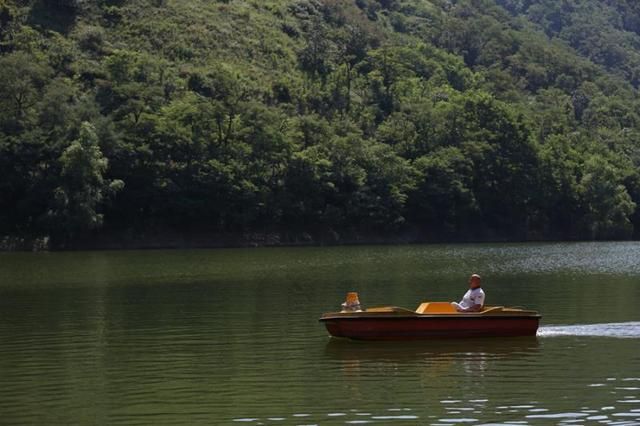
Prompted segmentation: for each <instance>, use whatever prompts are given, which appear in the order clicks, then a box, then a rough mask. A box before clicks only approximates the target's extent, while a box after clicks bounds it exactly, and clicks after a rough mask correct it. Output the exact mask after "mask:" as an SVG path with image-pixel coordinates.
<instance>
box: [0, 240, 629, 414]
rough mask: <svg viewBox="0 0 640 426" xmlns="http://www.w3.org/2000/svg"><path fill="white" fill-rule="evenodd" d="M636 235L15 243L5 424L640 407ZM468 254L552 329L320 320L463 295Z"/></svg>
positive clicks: (496, 288) (3, 329)
mask: <svg viewBox="0 0 640 426" xmlns="http://www.w3.org/2000/svg"><path fill="white" fill-rule="evenodd" d="M639 253H640V244H638V243H624V244H620V245H618V244H609V243H604V244H575V245H572V244H534V245H510V244H506V245H501V244H493V245H484V244H483V245H461V246H454V245H443V246H438V245H436V246H404V247H389V246H385V247H338V248H311V249H273V250H212V251H209V250H202V251H179V252H168V251H167V252H165V251H159V252H125V253H123V252H109V253H101V252H91V253H49V254H23V253H10V254H0V424H11V425H13V424H20V425H22V424H38V425H39V424H109V425H135V424H140V425H148V424H154V425H163V424H181V425H182V424H212V425H226V424H231V425H233V424H265V425H266V424H269V425H271V424H286V425H301V424H319V425H325V424H328V425H334V424H335V425H338V424H339V425H344V424H368V423H373V424H382V425H394V424H408V425H436V424H447V425H452V424H459V425H464V424H473V425H480V424H531V425H550V424H563V425H571V424H639V423H640V333H639V331H638V330H640V309H638V300H640V283H639V281H638V280H639V279H640V269H639V268H640V267H639V266H638V265H640V262H638V254H639ZM470 271H477V272H480V273H483V274H484V275H485V281H486V284H485V287H486V291H487V294H488V298H489V300H488V303H491V304H496V305H522V306H527V307H531V308H533V309H537V310H539V311H540V312H541V313H542V314H543V319H542V327H541V328H540V330H539V336H538V337H537V338H523V339H521V338H515V339H513V338H511V339H500V338H489V339H468V340H457V341H456V340H453V341H452V340H445V341H438V340H434V341H424V342H350V341H343V340H336V339H330V338H328V336H327V333H326V330H325V329H324V326H323V325H322V324H320V323H318V321H317V320H318V317H319V315H320V314H321V313H322V312H325V311H329V310H333V309H334V308H335V307H337V306H338V305H339V304H340V302H342V300H343V298H344V295H345V293H346V292H347V291H352V290H354V291H358V292H359V293H360V297H361V300H362V302H363V303H364V304H365V305H367V306H373V305H381V304H392V305H398V306H406V307H415V306H417V305H418V304H419V302H420V301H422V300H451V299H457V298H459V297H460V296H461V295H462V293H463V291H464V290H465V288H466V277H467V274H468V272H470ZM552 324H562V325H552ZM617 337H625V338H617ZM625 422H626V423H625Z"/></svg>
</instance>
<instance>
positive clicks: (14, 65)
mask: <svg viewBox="0 0 640 426" xmlns="http://www.w3.org/2000/svg"><path fill="white" fill-rule="evenodd" d="M639 85H640V3H638V2H636V1H633V0H562V1H559V0H460V1H456V0H289V1H286V0H245V1H243V0H218V1H215V0H130V1H124V0H96V1H88V0H86V1H85V0H0V171H1V172H2V176H1V179H0V236H3V235H4V236H8V237H11V238H35V237H43V236H48V237H50V238H51V242H52V246H53V247H65V246H66V247H71V246H73V243H74V241H79V240H83V241H86V240H91V239H92V238H98V237H99V236H101V235H106V234H109V235H122V236H128V238H138V237H139V236H153V235H158V234H162V233H166V232H177V233H185V234H190V235H191V234H194V233H196V234H197V233H206V234H210V235H216V234H221V235H222V234H224V235H238V236H246V235H251V234H268V233H273V234H277V235H279V238H280V241H281V242H293V241H296V240H301V239H303V240H304V239H306V240H309V241H320V240H322V241H327V240H332V241H335V242H339V241H341V240H344V238H346V237H345V236H346V235H349V236H359V237H362V238H365V239H366V236H367V235H376V236H389V237H390V238H391V237H393V236H398V235H405V236H410V238H409V239H412V240H424V241H435V240H477V239H514V240H527V239H542V238H555V239H609V238H615V239H617V238H621V239H624V238H631V237H633V236H634V225H635V228H636V230H640V213H639V211H640V210H639V206H640V169H639V168H638V166H639V165H640V129H639V124H640V101H639V100H638V86H639ZM635 236H638V233H637V232H636V234H635ZM243 238H245V237H243ZM5 241H9V240H5Z"/></svg>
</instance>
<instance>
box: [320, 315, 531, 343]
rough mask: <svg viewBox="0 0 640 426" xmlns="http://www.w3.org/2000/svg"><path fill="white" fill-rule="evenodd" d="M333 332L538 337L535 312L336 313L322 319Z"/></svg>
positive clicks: (360, 336)
mask: <svg viewBox="0 0 640 426" xmlns="http://www.w3.org/2000/svg"><path fill="white" fill-rule="evenodd" d="M320 321H321V322H323V323H324V325H325V326H326V328H327V331H328V332H329V334H331V335H332V336H334V337H346V338H349V339H354V340H420V339H441V338H468V337H513V336H535V335H536V332H537V330H538V325H539V322H540V316H539V315H537V314H533V315H531V314H530V315H509V316H505V315H496V316H489V315H480V314H477V315H475V314H460V315H407V316H402V315H382V314H381V315H358V314H351V315H343V314H338V315H335V314H334V315H332V314H325V315H323V316H322V318H320Z"/></svg>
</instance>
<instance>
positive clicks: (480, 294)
mask: <svg viewBox="0 0 640 426" xmlns="http://www.w3.org/2000/svg"><path fill="white" fill-rule="evenodd" d="M451 304H452V305H453V307H454V308H456V310H457V311H458V312H480V311H481V310H482V308H483V306H484V291H483V290H482V288H481V284H480V275H478V274H473V275H471V277H470V278H469V290H467V292H466V293H465V294H464V296H463V297H462V300H461V301H460V302H459V303H457V302H451Z"/></svg>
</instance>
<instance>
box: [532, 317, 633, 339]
mask: <svg viewBox="0 0 640 426" xmlns="http://www.w3.org/2000/svg"><path fill="white" fill-rule="evenodd" d="M554 336H593V337H618V338H628V339H633V338H640V322H637V321H636V322H614V323H606V324H578V325H549V326H545V327H540V328H539V329H538V337H554Z"/></svg>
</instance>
